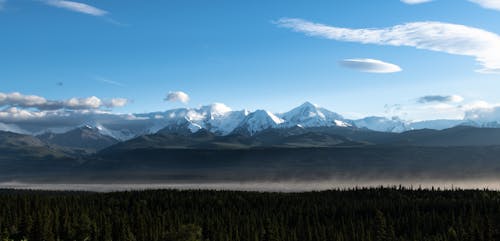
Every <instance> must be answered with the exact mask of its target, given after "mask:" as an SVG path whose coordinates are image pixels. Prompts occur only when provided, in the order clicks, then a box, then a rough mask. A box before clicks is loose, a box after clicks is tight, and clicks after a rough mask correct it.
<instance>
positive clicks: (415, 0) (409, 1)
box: [401, 0, 432, 4]
mask: <svg viewBox="0 0 500 241" xmlns="http://www.w3.org/2000/svg"><path fill="white" fill-rule="evenodd" d="M401 2H404V3H406V4H421V3H428V2H432V0H401Z"/></svg>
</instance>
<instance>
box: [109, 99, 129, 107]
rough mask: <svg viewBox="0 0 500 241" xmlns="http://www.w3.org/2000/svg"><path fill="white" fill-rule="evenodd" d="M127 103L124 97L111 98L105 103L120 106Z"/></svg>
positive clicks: (110, 105)
mask: <svg viewBox="0 0 500 241" xmlns="http://www.w3.org/2000/svg"><path fill="white" fill-rule="evenodd" d="M127 103H128V100H127V99H125V98H113V99H111V100H110V101H109V102H107V103H106V106H108V107H122V106H125V105H126V104H127Z"/></svg>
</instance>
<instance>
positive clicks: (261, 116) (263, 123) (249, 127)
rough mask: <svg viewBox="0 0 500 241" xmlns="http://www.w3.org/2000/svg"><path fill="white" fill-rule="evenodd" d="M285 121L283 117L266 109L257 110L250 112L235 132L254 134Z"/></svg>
mask: <svg viewBox="0 0 500 241" xmlns="http://www.w3.org/2000/svg"><path fill="white" fill-rule="evenodd" d="M283 122H284V120H283V119H281V118H279V117H278V116H276V115H274V114H273V113H271V112H269V111H266V110H256V111H255V112H252V113H250V114H249V115H248V116H246V117H245V119H244V120H243V121H242V123H241V124H240V125H239V126H238V127H237V128H236V129H235V132H237V133H240V134H245V135H254V134H255V133H257V132H260V131H263V130H265V129H269V128H276V127H278V126H279V125H280V124H282V123H283Z"/></svg>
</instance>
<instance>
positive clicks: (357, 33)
mask: <svg viewBox="0 0 500 241" xmlns="http://www.w3.org/2000/svg"><path fill="white" fill-rule="evenodd" d="M276 24H277V25H279V26H281V27H285V28H290V29H292V30H294V31H296V32H301V33H305V34H307V35H309V36H313V37H322V38H327V39H332V40H337V41H347V42H358V43H362V44H378V45H389V46H409V47H415V48H417V49H425V50H432V51H439V52H445V53H448V54H455V55H465V56H472V57H474V58H475V59H476V61H477V62H478V63H479V64H480V65H481V66H482V68H481V69H479V70H478V72H481V73H500V55H499V54H498V53H500V36H499V35H497V34H495V33H492V32H488V31H486V30H483V29H479V28H473V27H468V26H464V25H458V24H450V23H441V22H414V23H407V24H402V25H396V26H393V27H389V28H381V29H372V28H366V29H349V28H340V27H334V26H328V25H324V24H319V23H314V22H310V21H306V20H303V19H297V18H282V19H280V20H278V21H277V22H276Z"/></svg>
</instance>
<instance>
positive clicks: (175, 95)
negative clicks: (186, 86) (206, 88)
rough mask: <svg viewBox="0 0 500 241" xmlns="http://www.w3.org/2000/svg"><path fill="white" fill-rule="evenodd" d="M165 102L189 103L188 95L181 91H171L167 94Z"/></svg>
mask: <svg viewBox="0 0 500 241" xmlns="http://www.w3.org/2000/svg"><path fill="white" fill-rule="evenodd" d="M165 101H168V102H177V101H180V102H182V103H187V102H189V95H188V94H186V93H184V92H182V91H172V92H169V93H168V94H167V97H165Z"/></svg>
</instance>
